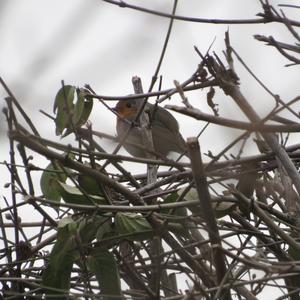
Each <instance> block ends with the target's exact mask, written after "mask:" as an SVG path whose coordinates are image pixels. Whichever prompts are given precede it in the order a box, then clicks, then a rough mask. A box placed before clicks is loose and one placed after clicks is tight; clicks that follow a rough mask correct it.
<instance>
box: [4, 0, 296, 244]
mask: <svg viewBox="0 0 300 300" xmlns="http://www.w3.org/2000/svg"><path fill="white" fill-rule="evenodd" d="M130 3H136V4H137V5H145V6H147V7H150V8H153V9H156V10H162V11H165V12H168V13H169V12H170V11H171V8H172V3H173V1H159V0H156V1H153V0H151V1H150V0H145V1H131V2H130ZM270 3H272V4H276V3H286V4H299V1H292V0H289V1H287V0H282V1H275V0H274V1H270ZM258 12H261V8H260V5H259V1H256V0H243V1H241V0H224V1H219V0H202V1H197V0H185V1H179V3H178V9H177V14H178V15H185V16H193V17H201V18H223V19H228V18H232V19H237V18H238V19H240V18H255V15H256V13H258ZM285 12H286V14H287V16H290V17H294V18H297V17H298V20H299V12H300V10H298V11H297V10H295V9H294V10H292V9H285ZM296 13H298V15H296ZM167 27H168V19H166V18H161V17H157V16H152V15H147V14H143V13H141V12H137V11H132V10H130V9H121V8H119V7H117V6H112V5H110V4H107V3H104V2H102V1H100V0H84V1H83V0H64V1H61V0H43V1H39V0H27V1H17V0H9V1H8V0H2V1H1V2H0V39H1V47H0V76H2V77H3V79H4V80H5V81H6V83H7V84H8V86H9V87H10V89H11V90H12V91H13V93H14V94H15V95H16V97H17V99H18V100H19V102H20V103H21V105H22V106H23V107H24V109H25V110H26V112H27V113H28V114H29V115H30V117H31V119H32V121H33V122H34V123H35V124H37V126H38V130H39V131H40V132H41V134H42V135H45V136H46V137H48V138H53V135H54V125H53V123H52V121H51V120H47V119H45V117H44V116H43V115H41V114H40V113H39V109H43V110H45V111H47V112H49V113H52V108H53V99H54V96H55V94H56V92H57V90H58V89H59V87H60V86H61V80H64V81H65V83H66V84H73V85H77V86H83V85H84V84H85V83H88V84H90V85H91V86H92V87H93V89H94V90H95V91H96V92H97V93H99V94H102V95H126V94H129V93H132V84H131V77H132V76H133V75H138V76H140V77H141V78H142V81H143V85H144V90H145V91H146V90H147V89H148V86H149V83H150V80H151V76H152V74H153V73H154V70H155V68H156V64H157V61H158V58H159V55H160V52H161V48H162V44H163V41H164V38H165V35H166V31H167ZM228 28H229V31H230V36H231V43H232V46H233V47H234V48H235V49H236V50H237V52H238V53H239V54H240V56H241V57H242V58H243V59H244V60H245V62H246V63H247V64H248V66H249V67H250V68H252V70H253V71H254V72H255V73H256V75H257V76H258V77H259V78H260V79H262V81H263V82H264V83H265V84H266V85H267V86H268V87H269V88H270V89H271V90H272V91H273V92H274V93H275V94H279V95H280V96H281V97H282V99H283V100H285V101H288V100H290V99H291V98H293V97H295V96H297V95H299V73H298V69H297V67H290V68H284V65H285V64H286V63H288V61H287V60H286V59H284V58H282V57H281V55H279V54H278V53H277V51H276V50H275V49H273V48H272V47H267V46H265V45H263V43H261V42H257V41H256V40H254V38H253V35H254V34H261V35H266V36H269V35H272V36H274V38H276V39H278V40H279V41H283V42H289V41H291V36H290V34H289V33H288V31H287V30H286V29H285V28H284V26H281V25H277V24H267V25H251V26H249V25H230V26H228V25H208V24H201V23H187V22H181V21H175V24H174V28H173V32H172V34H171V38H170V42H169V45H168V48H167V52H166V58H165V60H164V62H163V65H162V68H161V72H160V74H161V75H163V88H170V87H173V80H174V79H176V80H178V81H184V80H185V79H187V78H188V77H189V76H190V75H191V74H192V72H194V70H195V69H196V66H197V64H198V63H199V58H198V55H197V54H196V53H195V51H194V49H193V46H194V45H196V46H197V47H198V48H199V49H200V51H202V52H203V53H204V52H205V51H206V50H207V49H208V47H209V46H210V44H211V43H212V41H213V40H214V39H215V42H214V45H213V47H212V49H213V50H214V51H215V52H216V53H218V54H219V55H220V56H221V50H223V49H224V33H225V31H226V30H227V29H228ZM236 66H237V70H238V75H239V76H240V78H241V89H242V91H243V92H244V93H245V95H246V97H247V98H248V99H249V101H251V104H252V105H253V106H254V108H256V109H257V110H258V112H259V113H260V114H261V115H262V116H263V115H265V114H266V113H267V112H268V111H269V110H270V109H271V108H272V107H273V105H274V102H273V99H271V98H270V97H269V96H268V95H267V94H266V93H265V92H264V91H263V90H262V89H261V88H259V87H258V85H257V83H256V82H255V81H254V80H253V79H252V78H250V77H249V75H248V74H247V73H246V72H245V70H244V69H243V68H242V67H241V66H239V65H238V63H237V64H236ZM296 72H297V73H296ZM154 90H156V89H154ZM205 93H206V91H204V92H200V91H197V92H193V93H190V94H187V95H188V96H189V100H190V101H191V103H192V104H193V105H195V106H196V107H198V108H200V109H202V110H205V111H207V112H210V111H209V110H208V109H207V105H206V100H205ZM0 96H1V99H3V97H5V96H6V94H5V92H4V91H3V90H2V88H1V87H0ZM173 101H174V102H173ZM215 102H216V103H218V104H219V109H220V113H221V115H222V116H224V117H230V118H236V119H239V120H241V119H244V116H243V115H242V114H241V113H240V112H239V110H237V109H236V108H235V106H234V104H233V102H232V101H230V100H229V99H228V98H226V97H224V96H223V95H221V94H217V96H216V98H215ZM172 103H176V104H180V99H179V96H176V97H174V98H173V99H172ZM168 104H169V103H168ZM112 105H114V103H112ZM3 106H4V101H3V102H2V103H1V107H3ZM299 110H300V109H298V111H299ZM176 117H177V118H178V120H179V123H180V126H181V131H182V134H183V136H184V137H188V136H192V135H197V133H198V132H199V130H200V129H201V128H202V126H203V125H204V123H203V122H197V121H195V120H191V119H187V118H186V117H183V116H180V115H178V114H176ZM91 122H92V124H93V127H94V129H96V130H100V131H103V132H106V133H109V134H112V135H114V134H115V119H114V117H113V115H111V114H110V113H109V112H108V111H107V110H106V109H105V108H103V107H102V106H101V105H100V104H98V103H96V105H95V106H94V110H93V114H92V116H91ZM0 126H1V127H0V129H1V130H0V138H1V143H2V146H1V148H0V151H1V161H3V160H9V156H8V144H7V139H6V123H5V121H4V117H3V114H1V116H0ZM235 134H236V133H235V131H233V130H229V129H224V128H221V127H218V128H217V129H216V127H215V126H211V127H210V128H209V129H208V130H207V132H206V133H205V134H204V135H203V137H201V139H200V143H201V147H202V150H203V151H204V152H207V150H208V149H210V150H212V151H214V153H217V152H218V151H220V150H221V149H222V148H223V147H224V146H225V145H226V144H227V143H228V141H229V140H232V139H233V137H234V136H235ZM212 137H213V138H212ZM103 145H104V147H106V149H107V150H108V151H110V150H112V149H113V145H111V144H110V143H107V142H105V141H103ZM254 150H255V149H254V148H249V151H251V152H253V151H254ZM122 153H126V152H125V151H122ZM129 167H130V168H132V171H133V172H140V171H142V170H141V169H140V168H139V167H137V166H136V165H132V164H130V165H129ZM0 172H1V174H4V175H2V179H1V180H0V195H2V194H6V195H7V191H6V190H4V189H3V185H4V183H5V182H7V181H9V177H8V172H7V171H6V168H5V167H4V166H3V165H0ZM1 207H2V205H1ZM24 218H26V216H25V217H24ZM23 221H26V220H25V219H24V220H23ZM0 248H1V246H0Z"/></svg>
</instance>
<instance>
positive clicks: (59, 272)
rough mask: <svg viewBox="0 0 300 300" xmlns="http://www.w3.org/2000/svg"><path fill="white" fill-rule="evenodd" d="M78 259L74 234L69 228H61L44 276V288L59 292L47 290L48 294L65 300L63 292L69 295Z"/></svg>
mask: <svg viewBox="0 0 300 300" xmlns="http://www.w3.org/2000/svg"><path fill="white" fill-rule="evenodd" d="M77 257H78V251H77V250H76V243H75V240H74V237H73V233H71V232H70V230H69V228H68V226H64V227H62V228H59V229H58V233H57V241H56V243H55V245H54V247H53V249H52V251H51V255H50V261H49V264H48V265H47V267H46V269H45V270H44V272H43V276H42V284H43V286H46V287H51V288H54V289H59V290H52V289H46V291H45V292H46V293H49V294H58V295H61V296H57V298H56V299H65V297H64V296H63V295H62V294H63V292H65V293H67V294H68V290H69V288H70V276H71V271H72V266H73V263H74V261H75V260H76V259H77Z"/></svg>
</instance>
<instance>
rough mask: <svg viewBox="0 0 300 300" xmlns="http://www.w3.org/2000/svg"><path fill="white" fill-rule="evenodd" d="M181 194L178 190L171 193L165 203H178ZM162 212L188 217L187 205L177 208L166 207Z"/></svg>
mask: <svg viewBox="0 0 300 300" xmlns="http://www.w3.org/2000/svg"><path fill="white" fill-rule="evenodd" d="M178 197H179V195H178V194H177V192H174V193H171V194H170V195H168V197H166V198H165V199H164V201H163V203H164V204H166V203H176V202H177V199H178ZM161 212H162V213H164V214H171V213H172V215H175V216H178V217H186V216H187V209H186V208H185V207H178V208H175V209H172V208H171V209H170V208H166V209H163V210H161Z"/></svg>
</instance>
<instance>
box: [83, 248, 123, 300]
mask: <svg viewBox="0 0 300 300" xmlns="http://www.w3.org/2000/svg"><path fill="white" fill-rule="evenodd" d="M87 265H88V267H89V269H90V271H91V272H92V273H94V274H95V276H96V278H97V281H98V284H99V287H100V290H101V295H103V299H105V300H120V299H121V296H122V293H121V282H120V275H119V270H118V266H117V263H116V261H115V259H114V256H113V254H112V253H110V252H109V251H108V250H107V249H104V248H96V249H93V251H92V252H91V253H90V255H89V256H88V259H87Z"/></svg>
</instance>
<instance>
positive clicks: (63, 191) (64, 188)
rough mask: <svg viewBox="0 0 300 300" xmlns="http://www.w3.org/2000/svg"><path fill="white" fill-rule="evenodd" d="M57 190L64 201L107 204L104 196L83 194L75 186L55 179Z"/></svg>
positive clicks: (83, 203)
mask: <svg viewBox="0 0 300 300" xmlns="http://www.w3.org/2000/svg"><path fill="white" fill-rule="evenodd" d="M56 183H57V184H56V186H57V190H58V191H59V193H60V195H61V197H62V198H63V199H64V201H65V202H66V203H72V204H82V205H92V204H94V203H96V204H107V201H106V199H105V198H103V197H101V196H97V195H84V194H83V193H82V192H81V191H80V190H79V189H78V188H77V187H75V186H70V185H68V184H65V183H63V182H60V181H56Z"/></svg>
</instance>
